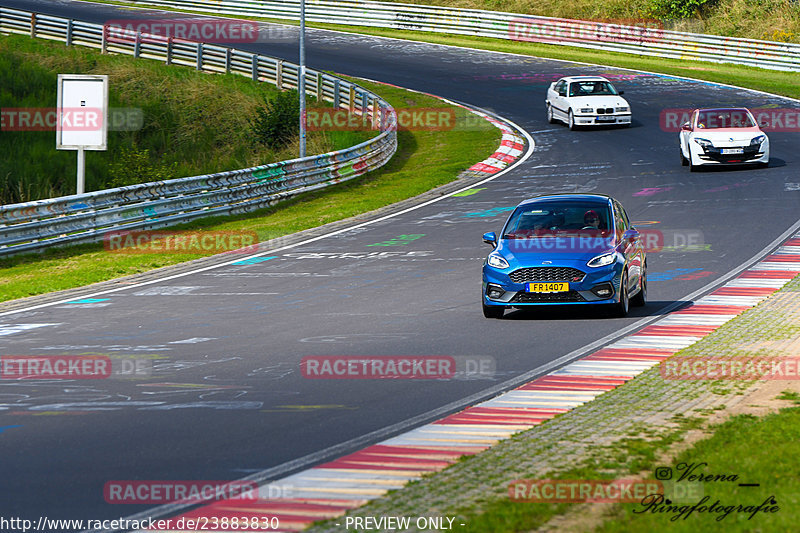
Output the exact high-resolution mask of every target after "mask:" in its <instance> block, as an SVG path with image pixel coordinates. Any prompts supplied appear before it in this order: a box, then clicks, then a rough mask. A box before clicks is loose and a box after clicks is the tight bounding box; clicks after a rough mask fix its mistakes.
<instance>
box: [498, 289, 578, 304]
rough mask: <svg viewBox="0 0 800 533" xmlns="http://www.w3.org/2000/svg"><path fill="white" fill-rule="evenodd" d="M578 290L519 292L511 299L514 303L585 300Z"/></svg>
mask: <svg viewBox="0 0 800 533" xmlns="http://www.w3.org/2000/svg"><path fill="white" fill-rule="evenodd" d="M585 301H586V300H585V299H584V298H583V296H581V294H580V293H579V292H578V291H569V292H544V293H541V292H540V293H536V292H518V293H517V295H516V296H514V297H513V298H512V299H511V302H510V303H512V304H516V303H518V304H533V303H541V302H585Z"/></svg>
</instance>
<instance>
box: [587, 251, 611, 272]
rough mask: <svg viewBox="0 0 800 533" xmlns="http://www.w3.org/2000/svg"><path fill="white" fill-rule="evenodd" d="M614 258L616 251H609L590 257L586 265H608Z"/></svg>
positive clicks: (595, 266)
mask: <svg viewBox="0 0 800 533" xmlns="http://www.w3.org/2000/svg"><path fill="white" fill-rule="evenodd" d="M616 260H617V252H611V253H607V254H603V255H598V256H597V257H594V258H592V259H590V260H589V262H587V263H586V266H590V267H594V268H597V267H604V266H608V265H610V264H611V263H613V262H614V261H616Z"/></svg>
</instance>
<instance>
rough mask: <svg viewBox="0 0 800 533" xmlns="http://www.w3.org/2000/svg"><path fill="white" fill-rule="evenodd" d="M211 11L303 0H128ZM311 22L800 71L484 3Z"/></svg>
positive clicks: (339, 8) (798, 64)
mask: <svg viewBox="0 0 800 533" xmlns="http://www.w3.org/2000/svg"><path fill="white" fill-rule="evenodd" d="M126 1H127V2H129V3H131V4H142V5H150V6H162V7H168V8H178V9H183V10H192V11H199V12H205V13H217V14H226V15H239V16H250V17H266V18H277V19H289V20H298V19H299V18H300V16H299V11H300V7H299V6H300V3H299V0H278V1H268V0H265V1H261V0H180V1H179V0H126ZM306 20H308V21H311V22H327V23H333V24H346V25H351V26H372V27H381V28H393V29H398V30H413V31H427V32H436V33H447V34H457V35H473V36H479V37H493V38H497V39H506V40H519V41H533V42H545V43H549V44H557V45H568V46H578V47H581V48H593V49H598V50H605V51H610V52H623V53H632V54H638V55H648V56H656V57H665V58H673V59H688V60H702V61H712V62H718V63H738V64H742V65H749V66H755V67H762V68H767V69H774V70H792V71H797V70H800V45H798V44H793V43H782V42H775V41H759V40H753V39H740V38H735V37H721V36H716V35H704V34H700V33H685V32H678V31H670V30H664V29H661V28H653V27H645V26H635V25H634V26H627V25H620V24H614V23H608V22H590V21H580V20H570V19H559V18H551V17H538V16H532V15H522V14H516V13H505V12H497V11H482V10H477V9H459V8H444V7H438V6H425V5H415V4H400V3H397V4H396V3H387V2H368V1H336V0H306Z"/></svg>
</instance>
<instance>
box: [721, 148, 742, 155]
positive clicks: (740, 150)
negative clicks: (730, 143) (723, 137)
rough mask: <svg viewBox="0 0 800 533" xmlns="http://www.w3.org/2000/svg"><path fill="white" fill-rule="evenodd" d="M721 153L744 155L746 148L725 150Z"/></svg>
mask: <svg viewBox="0 0 800 533" xmlns="http://www.w3.org/2000/svg"><path fill="white" fill-rule="evenodd" d="M720 152H721V153H722V155H733V154H743V153H744V148H723V149H721V150H720Z"/></svg>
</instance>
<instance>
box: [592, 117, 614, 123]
mask: <svg viewBox="0 0 800 533" xmlns="http://www.w3.org/2000/svg"><path fill="white" fill-rule="evenodd" d="M595 121H597V122H616V121H617V119H616V118H615V117H596V118H595Z"/></svg>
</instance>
